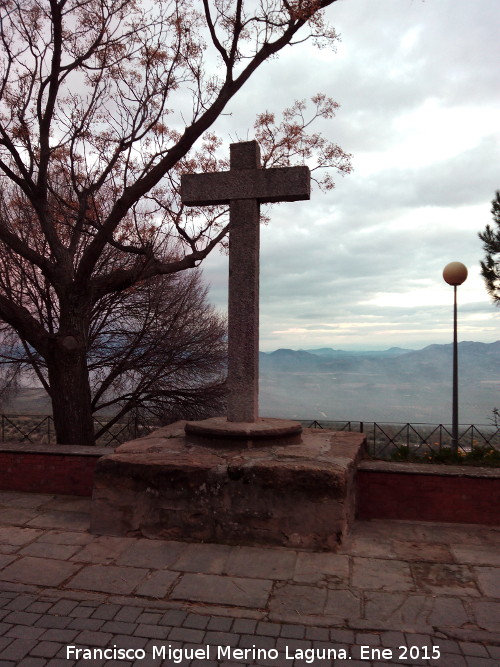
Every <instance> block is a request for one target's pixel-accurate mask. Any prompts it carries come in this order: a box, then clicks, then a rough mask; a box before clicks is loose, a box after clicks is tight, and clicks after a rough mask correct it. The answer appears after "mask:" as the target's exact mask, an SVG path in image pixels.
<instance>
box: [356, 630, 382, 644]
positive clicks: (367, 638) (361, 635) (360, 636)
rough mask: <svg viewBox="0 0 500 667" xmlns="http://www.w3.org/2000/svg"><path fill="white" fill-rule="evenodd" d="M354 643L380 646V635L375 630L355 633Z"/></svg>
mask: <svg viewBox="0 0 500 667" xmlns="http://www.w3.org/2000/svg"><path fill="white" fill-rule="evenodd" d="M356 644H358V645H359V646H361V645H363V646H380V644H381V642H380V635H379V634H378V633H375V632H358V633H356Z"/></svg>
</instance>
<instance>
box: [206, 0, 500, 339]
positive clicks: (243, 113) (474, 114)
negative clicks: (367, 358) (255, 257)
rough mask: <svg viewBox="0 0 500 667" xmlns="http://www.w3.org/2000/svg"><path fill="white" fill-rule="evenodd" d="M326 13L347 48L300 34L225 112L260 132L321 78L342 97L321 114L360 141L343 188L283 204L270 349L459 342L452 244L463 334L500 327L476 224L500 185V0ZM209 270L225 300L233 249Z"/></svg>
mask: <svg viewBox="0 0 500 667" xmlns="http://www.w3.org/2000/svg"><path fill="white" fill-rule="evenodd" d="M329 17H330V19H331V21H332V22H333V23H334V25H335V26H336V27H337V29H338V30H339V32H340V33H341V35H342V41H341V42H340V44H339V45H338V49H337V53H332V52H331V51H329V50H324V51H317V50H316V49H314V48H313V47H312V46H310V45H308V44H303V45H298V46H295V47H293V48H291V49H287V50H286V51H285V52H283V53H282V54H281V55H280V57H279V58H278V59H275V60H273V61H271V62H270V63H267V64H266V65H265V66H264V67H263V68H262V70H261V71H260V72H259V73H258V75H257V76H256V78H255V79H253V80H251V81H250V82H249V85H248V86H247V87H246V88H244V89H243V90H242V93H241V94H240V96H239V97H238V98H237V99H235V100H234V102H233V103H231V105H230V106H229V107H228V111H229V112H231V114H232V115H228V116H224V117H222V118H221V119H220V121H219V123H218V129H219V130H220V131H222V132H224V133H226V135H227V136H230V137H231V140H235V139H236V138H240V139H251V138H252V126H253V121H254V118H255V116H256V114H257V113H259V112H261V111H263V110H265V109H269V110H273V111H276V112H279V111H280V110H282V109H283V108H284V107H286V106H289V105H290V104H291V103H292V102H293V100H294V99H297V98H298V99H307V98H309V97H311V96H312V95H314V94H315V93H316V92H318V91H323V92H325V93H326V94H328V95H330V96H332V97H333V98H334V99H336V100H337V101H338V102H340V104H341V108H340V110H339V111H338V113H337V115H336V117H335V118H333V119H331V120H328V121H327V120H324V121H321V122H320V123H318V128H319V129H320V130H321V132H322V133H323V134H325V136H327V137H328V138H329V139H330V140H332V141H335V142H337V143H339V144H340V145H341V146H342V147H343V148H344V150H346V151H348V152H352V153H353V155H354V172H353V173H352V174H350V175H349V176H346V177H344V178H342V177H338V178H337V183H336V187H335V189H334V190H333V191H331V192H329V193H328V194H326V195H325V194H322V193H320V192H318V191H317V190H316V191H314V192H313V195H312V198H311V201H309V202H295V203H291V204H281V205H272V206H271V207H270V210H269V213H270V218H271V220H270V223H269V225H268V226H266V227H263V229H262V246H261V347H262V349H266V350H269V349H274V348H276V347H292V348H298V347H314V346H319V345H321V346H323V345H330V346H333V347H341V346H347V347H358V348H359V347H365V348H366V347H369V346H370V345H372V344H375V343H376V344H377V346H378V347H383V346H384V345H387V346H391V345H400V346H402V347H412V346H419V345H421V346H423V345H427V344H430V343H439V342H448V340H449V331H450V307H451V306H450V304H451V298H452V297H451V292H450V290H449V288H448V287H447V286H446V285H444V283H443V280H442V276H441V272H442V269H443V267H444V266H445V264H447V263H448V262H449V261H453V260H459V261H462V262H464V263H465V264H466V265H467V266H468V267H469V279H468V280H467V282H466V283H465V284H464V285H463V286H462V287H461V288H460V292H459V294H460V313H461V315H462V318H463V322H462V330H461V331H462V332H463V335H464V336H467V337H468V338H469V339H471V338H476V339H477V340H482V341H484V342H490V341H493V340H496V339H498V338H500V327H499V326H498V325H499V319H498V316H499V312H498V311H497V310H496V309H495V307H494V306H493V305H492V304H491V302H490V300H489V297H488V295H487V293H486V291H485V289H484V285H483V282H482V280H481V278H480V276H479V260H480V259H481V258H482V255H483V251H482V247H481V242H480V241H479V239H478V237H477V232H478V231H479V230H482V229H484V227H485V225H486V224H487V223H489V222H490V221H491V214H490V201H491V199H492V198H493V196H494V193H495V190H496V189H500V173H499V170H498V166H497V165H498V162H499V160H498V157H499V147H500V146H499V144H500V132H499V129H498V117H499V111H500V89H499V87H498V62H499V61H500V41H499V40H498V34H497V30H496V26H497V24H498V3H497V0H482V2H480V3H478V2H475V3H474V2H470V0H440V1H439V2H421V1H420V0H384V1H383V2H378V3H374V2H373V0H356V2H351V1H349V2H347V1H346V0H340V1H339V2H337V3H335V4H334V5H333V6H332V7H331V8H330V9H329ZM205 275H206V277H207V279H209V280H210V281H211V283H212V290H211V298H212V300H213V301H214V303H216V304H217V306H218V307H220V308H224V306H225V303H226V300H227V294H226V282H227V258H225V257H223V256H220V255H213V256H212V257H211V258H210V259H209V262H207V264H206V268H205Z"/></svg>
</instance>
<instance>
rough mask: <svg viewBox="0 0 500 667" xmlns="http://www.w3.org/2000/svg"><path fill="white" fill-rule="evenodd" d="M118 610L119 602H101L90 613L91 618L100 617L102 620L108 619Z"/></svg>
mask: <svg viewBox="0 0 500 667" xmlns="http://www.w3.org/2000/svg"><path fill="white" fill-rule="evenodd" d="M119 610H120V605H119V604H101V605H99V607H97V609H96V610H95V611H94V612H93V613H92V618H101V619H102V620H103V621H110V620H111V619H113V618H114V617H115V616H116V614H117V613H118V612H119Z"/></svg>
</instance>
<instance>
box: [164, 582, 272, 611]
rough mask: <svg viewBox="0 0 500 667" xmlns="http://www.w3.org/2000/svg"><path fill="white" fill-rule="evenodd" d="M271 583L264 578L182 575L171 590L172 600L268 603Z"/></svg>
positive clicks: (235, 603)
mask: <svg viewBox="0 0 500 667" xmlns="http://www.w3.org/2000/svg"><path fill="white" fill-rule="evenodd" d="M271 588H272V582H271V581H266V580H265V579H244V578H243V577H223V576H219V575H215V574H185V575H184V576H183V577H182V579H181V580H180V582H179V583H178V584H177V585H176V586H175V588H174V590H173V592H172V593H171V596H170V597H171V598H172V599H173V600H189V601H190V602H192V601H197V602H207V603H213V604H230V605H234V606H236V607H250V608H252V607H254V608H255V607H257V608H264V607H266V606H267V601H268V598H269V594H270V592H271Z"/></svg>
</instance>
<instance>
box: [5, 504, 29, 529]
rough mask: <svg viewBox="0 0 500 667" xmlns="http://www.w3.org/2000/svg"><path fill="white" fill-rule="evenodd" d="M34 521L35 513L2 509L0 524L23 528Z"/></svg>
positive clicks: (18, 509)
mask: <svg viewBox="0 0 500 667" xmlns="http://www.w3.org/2000/svg"><path fill="white" fill-rule="evenodd" d="M32 519H33V512H32V511H30V510H27V509H21V508H9V509H0V523H2V524H4V525H5V524H7V525H14V526H22V525H23V524H26V523H28V522H29V521H31V520H32Z"/></svg>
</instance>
